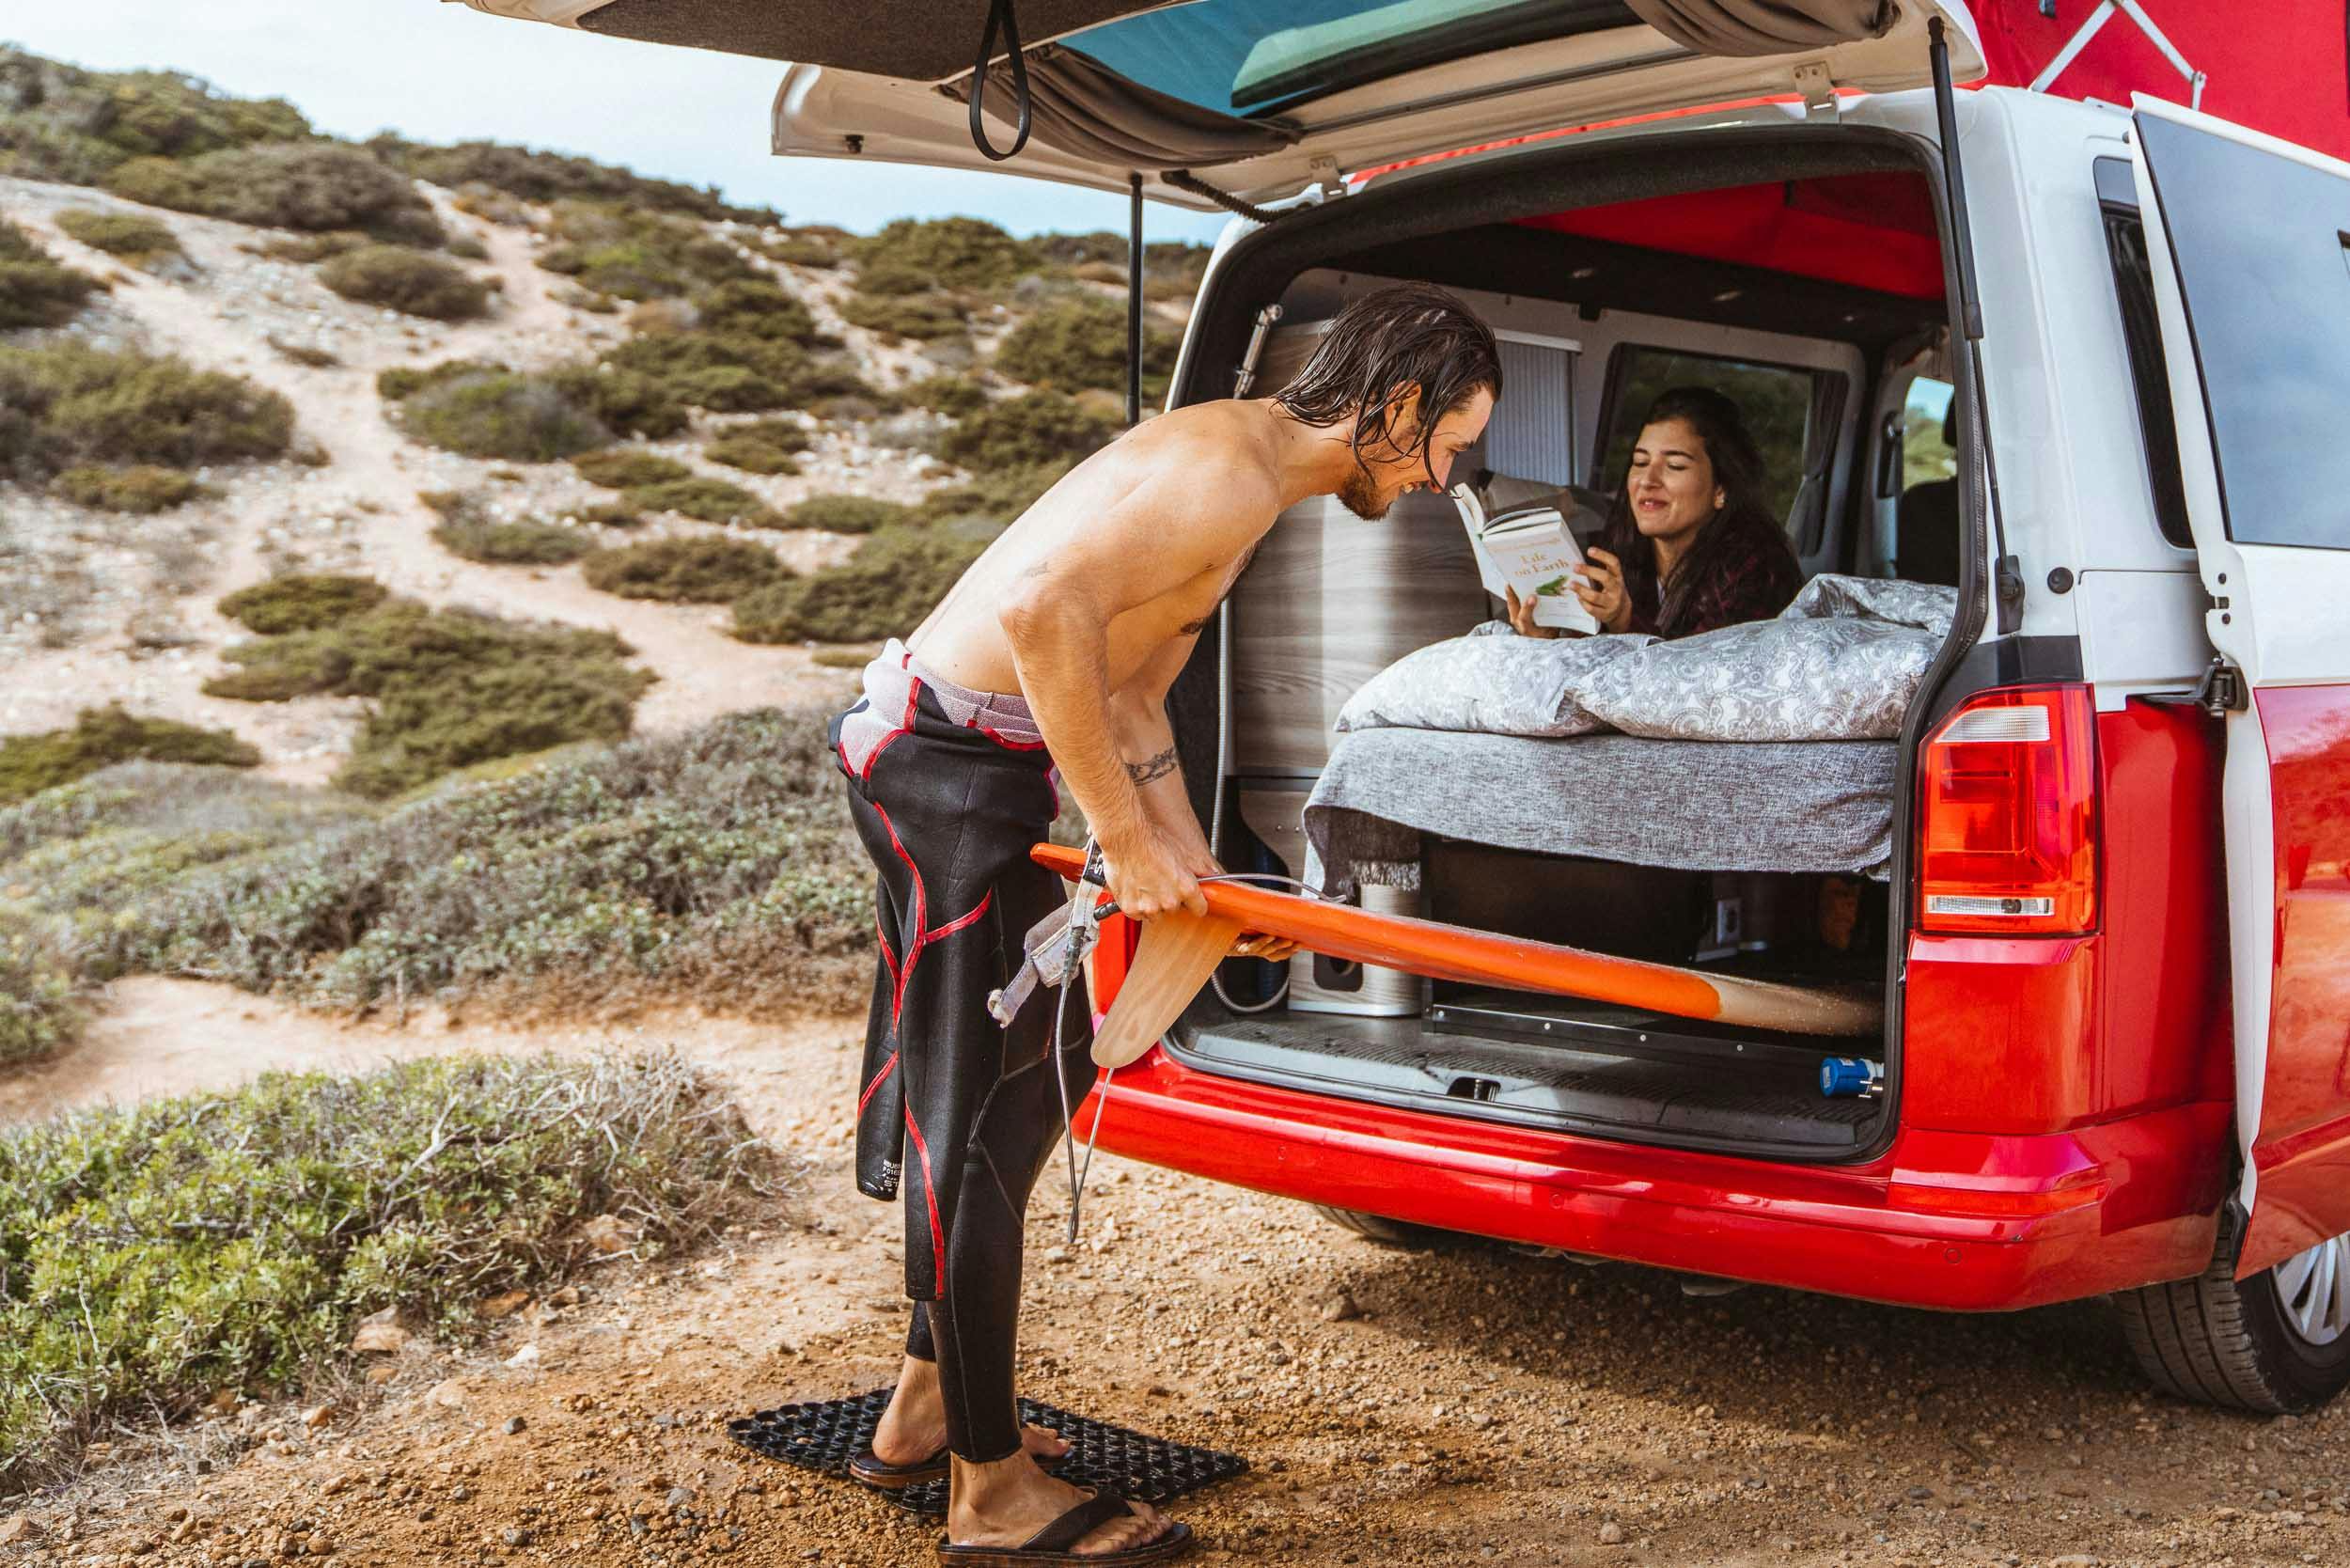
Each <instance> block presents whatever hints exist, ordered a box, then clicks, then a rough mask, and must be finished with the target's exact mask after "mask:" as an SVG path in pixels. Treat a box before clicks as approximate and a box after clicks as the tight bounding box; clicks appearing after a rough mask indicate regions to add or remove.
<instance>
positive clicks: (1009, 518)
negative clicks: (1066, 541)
mask: <svg viewBox="0 0 2350 1568" xmlns="http://www.w3.org/2000/svg"><path fill="white" fill-rule="evenodd" d="M1069 469H1070V463H1068V462H1067V461H1066V460H1063V461H1061V462H1058V463H1025V464H1021V465H1019V466H1016V467H1011V468H990V469H985V470H983V471H981V472H980V473H979V475H978V476H977V477H976V478H973V479H972V480H971V482H970V483H968V484H961V485H954V486H951V487H949V488H948V489H945V490H933V491H932V492H931V493H930V494H928V495H925V496H923V497H922V499H921V501H920V503H919V504H918V505H917V507H916V508H915V510H916V512H917V515H919V516H921V517H923V518H927V519H930V520H932V521H946V522H957V521H962V522H981V523H992V524H994V525H995V526H996V527H998V528H1002V527H1006V526H1009V525H1011V524H1012V523H1013V522H1015V521H1017V520H1018V518H1019V516H1020V514H1021V513H1022V512H1024V511H1026V510H1028V509H1029V508H1030V507H1032V506H1034V505H1036V503H1037V501H1038V499H1039V498H1040V497H1042V495H1043V494H1044V493H1045V492H1046V491H1048V490H1050V489H1052V488H1053V486H1055V485H1056V484H1058V483H1059V482H1060V478H1061V476H1062V475H1063V474H1066V473H1068V472H1069Z"/></svg>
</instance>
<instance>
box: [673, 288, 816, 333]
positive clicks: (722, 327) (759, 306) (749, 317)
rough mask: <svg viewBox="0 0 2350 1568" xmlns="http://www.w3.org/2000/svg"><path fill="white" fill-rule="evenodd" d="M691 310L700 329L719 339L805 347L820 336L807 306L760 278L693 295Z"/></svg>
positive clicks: (795, 297) (814, 319)
mask: <svg viewBox="0 0 2350 1568" xmlns="http://www.w3.org/2000/svg"><path fill="white" fill-rule="evenodd" d="M694 310H695V313H696V315H697V316H698V317H699V318H700V324H701V329H702V330H703V331H704V332H707V333H711V334H713V335H715V336H717V337H756V338H760V339H762V340H768V341H776V340H780V341H783V342H787V343H797V344H799V345H801V346H802V347H803V348H805V347H807V346H808V345H809V344H812V343H814V342H815V341H816V340H817V338H818V337H820V336H821V335H820V334H819V333H818V332H817V330H816V318H815V317H814V316H812V315H810V314H809V313H808V308H807V306H805V305H802V304H801V303H800V302H799V299H798V297H797V296H796V295H793V294H790V293H787V292H786V291H785V290H782V289H780V288H778V287H777V286H776V284H775V283H773V282H771V281H770V280H768V279H766V278H763V277H746V278H741V279H738V280H736V281H734V282H731V283H721V284H720V285H718V287H716V288H715V289H713V290H710V291H709V292H708V293H704V294H697V295H696V296H695V297H694Z"/></svg>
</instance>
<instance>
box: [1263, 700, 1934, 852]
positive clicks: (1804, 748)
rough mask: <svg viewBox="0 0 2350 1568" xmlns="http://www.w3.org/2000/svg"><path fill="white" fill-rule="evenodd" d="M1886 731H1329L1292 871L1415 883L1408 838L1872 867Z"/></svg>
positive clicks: (1885, 839)
mask: <svg viewBox="0 0 2350 1568" xmlns="http://www.w3.org/2000/svg"><path fill="white" fill-rule="evenodd" d="M1900 752H1901V746H1900V744H1899V743H1898V742H1894V741H1804V742H1768V741H1764V742H1755V741H1669V740H1653V739H1649V738H1645V737H1639V736H1632V735H1608V734H1599V735H1583V736H1578V737H1576V738H1575V739H1572V740H1535V739H1528V738H1527V737H1524V736H1519V735H1477V734H1461V733H1454V732H1448V731H1442V730H1433V729H1360V730H1355V732H1353V733H1351V734H1348V735H1346V736H1344V737H1343V738H1342V739H1341V740H1340V743H1339V745H1337V747H1336V748H1334V749H1333V750H1332V751H1331V753H1330V761H1329V765H1328V766H1327V767H1326V768H1324V770H1323V774H1322V777H1321V779H1320V780H1319V781H1318V782H1317V783H1316V784H1315V785H1314V789H1313V793H1312V794H1311V795H1310V796H1309V797H1308V800H1307V802H1306V838H1307V842H1308V847H1309V849H1310V852H1311V856H1312V859H1311V862H1310V863H1309V865H1308V871H1307V877H1308V881H1312V882H1315V883H1317V884H1320V885H1322V886H1325V887H1328V888H1330V889H1331V890H1333V891H1341V892H1351V891H1352V889H1353V886H1354V885H1355V884H1356V883H1358V882H1371V883H1373V884H1378V885H1383V886H1417V885H1418V875H1419V865H1420V843H1419V838H1420V835H1421V834H1422V833H1434V834H1439V835H1442V836H1443V837H1445V838H1449V839H1470V840H1473V841H1475V842H1477V843H1481V844H1497V845H1500V846H1501V847H1503V848H1505V849H1521V850H1530V851H1535V852H1538V853H1542V854H1547V855H1590V856H1594V857H1597V858H1601V859H1607V860H1622V861H1628V862H1630V863H1632V864H1634V865H1640V866H1667V867H1673V868H1677V869H1681V870H1725V871H1841V872H1845V873H1847V874H1852V873H1858V874H1864V875H1868V876H1874V877H1880V878H1881V877H1883V876H1885V875H1886V874H1887V868H1888V864H1889V862H1890V860H1891V857H1892V835H1893V785H1894V778H1895V770H1896V768H1897V767H1898V766H1899V760H1900Z"/></svg>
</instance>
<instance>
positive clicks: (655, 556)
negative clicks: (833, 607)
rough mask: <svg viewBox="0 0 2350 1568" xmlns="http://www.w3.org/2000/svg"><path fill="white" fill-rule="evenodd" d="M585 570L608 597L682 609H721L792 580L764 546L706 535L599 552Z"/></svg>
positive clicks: (592, 585)
mask: <svg viewBox="0 0 2350 1568" xmlns="http://www.w3.org/2000/svg"><path fill="white" fill-rule="evenodd" d="M581 571H582V572H584V573H585V574H586V576H587V586H588V587H590V588H601V589H602V590H603V591H604V592H605V593H617V594H619V596H620V597H621V598H623V599H658V600H663V601H665V602H667V603H669V604H725V603H727V602H728V601H729V600H732V599H739V598H741V597H742V596H743V595H744V594H745V593H748V592H749V591H750V590H751V589H753V588H764V587H766V586H767V585H768V584H769V583H774V582H779V581H781V580H783V579H784V578H786V577H789V576H790V575H791V570H790V568H788V567H786V566H785V565H784V564H783V562H781V561H779V560H777V559H776V554H775V552H774V551H772V550H769V549H767V548H766V547H765V546H763V545H758V544H752V543H749V542H748V541H744V540H739V539H718V538H713V537H712V536H710V535H707V534H701V535H691V536H686V537H682V538H676V539H649V540H645V541H641V542H639V543H635V544H622V545H618V546H616V547H614V548H612V549H609V550H599V551H597V552H596V553H595V554H594V555H592V556H589V557H587V564H586V565H585V566H583V567H582V568H581Z"/></svg>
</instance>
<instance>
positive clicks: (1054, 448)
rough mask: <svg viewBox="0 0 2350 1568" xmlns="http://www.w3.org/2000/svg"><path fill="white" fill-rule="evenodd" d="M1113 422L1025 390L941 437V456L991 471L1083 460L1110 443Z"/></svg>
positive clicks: (1069, 401) (1063, 399) (1059, 397)
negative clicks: (1082, 458)
mask: <svg viewBox="0 0 2350 1568" xmlns="http://www.w3.org/2000/svg"><path fill="white" fill-rule="evenodd" d="M1117 433H1118V426H1117V425H1116V423H1115V422H1113V421H1111V420H1108V419H1105V418H1102V417H1100V416H1096V415H1092V414H1089V413H1087V412H1086V411H1085V410H1084V409H1083V408H1081V407H1079V406H1078V404H1077V402H1076V400H1074V399H1073V398H1070V397H1067V396H1065V395H1063V394H1061V393H1058V392H1029V393H1025V394H1023V395H1022V396H1020V397H1017V398H1008V399H1006V400H1003V401H1002V402H996V403H990V404H989V405H988V406H987V407H985V408H983V409H981V410H979V412H978V413H976V414H974V415H971V416H968V417H967V418H965V419H964V420H963V421H962V422H961V423H959V424H957V425H956V426H955V427H954V428H953V429H952V430H949V431H947V432H946V434H945V435H943V436H942V437H940V439H939V447H938V451H939V456H941V457H943V458H945V459H947V461H948V462H949V463H957V464H960V465H961V466H963V467H964V468H973V469H981V470H988V471H995V470H1000V469H1006V468H1025V467H1031V466H1035V465H1038V464H1042V463H1062V462H1066V461H1068V460H1069V459H1072V458H1081V457H1084V456H1086V455H1087V454H1088V453H1089V452H1093V451H1096V450H1098V449H1100V448H1101V447H1105V446H1107V445H1109V441H1110V438H1111V437H1112V436H1114V435H1116V434H1117Z"/></svg>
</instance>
